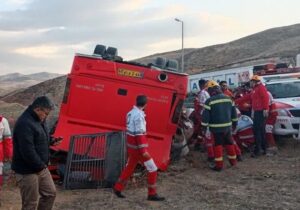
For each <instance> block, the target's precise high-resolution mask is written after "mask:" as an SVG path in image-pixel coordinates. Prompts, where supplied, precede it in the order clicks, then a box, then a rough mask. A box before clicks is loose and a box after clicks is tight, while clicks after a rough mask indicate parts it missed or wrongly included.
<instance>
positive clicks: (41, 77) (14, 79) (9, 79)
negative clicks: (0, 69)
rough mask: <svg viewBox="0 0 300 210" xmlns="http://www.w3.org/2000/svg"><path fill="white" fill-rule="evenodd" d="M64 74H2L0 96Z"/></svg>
mask: <svg viewBox="0 0 300 210" xmlns="http://www.w3.org/2000/svg"><path fill="white" fill-rule="evenodd" d="M59 76H62V75H61V74H54V73H48V72H40V73H35V74H28V75H24V74H20V73H11V74H6V75H1V76H0V96H3V95H5V94H8V93H11V92H13V91H15V90H19V89H22V88H27V87H30V86H32V85H35V84H38V83H40V82H43V81H46V80H49V79H53V78H56V77H59Z"/></svg>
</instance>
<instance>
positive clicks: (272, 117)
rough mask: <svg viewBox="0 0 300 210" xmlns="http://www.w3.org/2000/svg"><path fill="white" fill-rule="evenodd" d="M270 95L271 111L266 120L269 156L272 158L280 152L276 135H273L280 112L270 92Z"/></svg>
mask: <svg viewBox="0 0 300 210" xmlns="http://www.w3.org/2000/svg"><path fill="white" fill-rule="evenodd" d="M268 94H269V97H270V101H269V104H270V109H269V116H268V118H267V120H266V140H267V143H268V148H267V155H268V156H272V155H275V154H276V153H277V151H278V148H277V145H276V143H275V139H274V135H273V129H274V125H275V123H276V119H277V116H278V112H277V109H276V104H275V103H274V101H273V96H272V94H271V93H270V92H268Z"/></svg>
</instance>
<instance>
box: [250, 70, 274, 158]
mask: <svg viewBox="0 0 300 210" xmlns="http://www.w3.org/2000/svg"><path fill="white" fill-rule="evenodd" d="M251 84H252V86H253V90H252V93H251V107H252V117H253V131H254V138H255V149H254V153H253V154H252V157H256V156H259V155H262V154H266V148H267V142H266V138H265V125H266V123H265V122H266V118H267V117H268V115H269V101H270V97H269V94H268V91H267V89H266V87H265V86H264V85H263V84H262V82H261V77H260V76H258V75H254V76H252V78H251Z"/></svg>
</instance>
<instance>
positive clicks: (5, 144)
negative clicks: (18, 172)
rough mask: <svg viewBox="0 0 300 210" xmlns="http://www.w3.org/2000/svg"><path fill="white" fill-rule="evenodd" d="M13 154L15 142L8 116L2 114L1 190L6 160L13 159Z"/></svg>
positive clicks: (0, 142) (0, 122)
mask: <svg viewBox="0 0 300 210" xmlns="http://www.w3.org/2000/svg"><path fill="white" fill-rule="evenodd" d="M12 154H13V144H12V139H11V132H10V128H9V124H8V121H7V119H6V118H4V117H3V116H1V115H0V190H1V186H2V184H3V165H4V161H11V160H12Z"/></svg>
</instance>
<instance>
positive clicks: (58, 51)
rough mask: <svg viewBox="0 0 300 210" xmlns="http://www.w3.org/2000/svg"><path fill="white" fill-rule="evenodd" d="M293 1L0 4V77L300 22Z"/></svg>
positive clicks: (8, 0)
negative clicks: (107, 51)
mask: <svg viewBox="0 0 300 210" xmlns="http://www.w3.org/2000/svg"><path fill="white" fill-rule="evenodd" d="M299 9H300V1H299V0H284V1H283V0H277V1H274V0H0V75H3V74H7V73H12V72H20V73H24V74H29V73H36V72H41V71H48V72H54V73H63V74H65V73H68V72H69V70H70V67H71V64H72V59H73V56H74V53H76V52H79V53H86V54H91V53H92V52H93V49H94V47H95V45H96V44H104V45H106V46H114V47H117V48H118V51H119V55H121V56H122V57H123V58H124V59H125V60H130V59H134V58H139V57H143V56H147V55H151V54H154V53H159V52H167V51H172V50H178V49H181V23H179V22H176V21H175V20H174V18H176V17H177V18H179V19H181V20H183V21H184V28H185V29H184V32H185V36H184V37H185V38H184V42H185V47H187V48H200V47H205V46H209V45H214V44H220V43H224V42H228V41H232V40H235V39H238V38H241V37H244V36H247V35H250V34H253V33H256V32H259V31H263V30H266V29H269V28H273V27H279V26H286V25H293V24H297V23H300V15H299Z"/></svg>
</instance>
